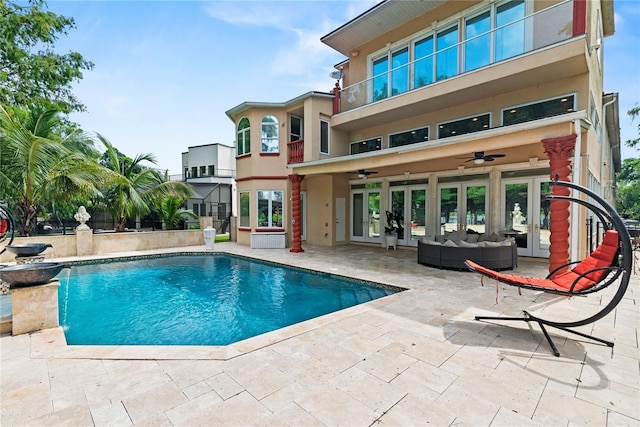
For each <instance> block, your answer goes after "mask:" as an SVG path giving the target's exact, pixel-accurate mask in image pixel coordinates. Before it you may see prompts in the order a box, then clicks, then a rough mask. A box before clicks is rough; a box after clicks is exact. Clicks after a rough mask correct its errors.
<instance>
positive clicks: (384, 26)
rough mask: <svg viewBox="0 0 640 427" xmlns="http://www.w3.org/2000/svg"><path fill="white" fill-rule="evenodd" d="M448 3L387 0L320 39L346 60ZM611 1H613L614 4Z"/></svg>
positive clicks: (445, 0) (426, 0)
mask: <svg viewBox="0 0 640 427" xmlns="http://www.w3.org/2000/svg"><path fill="white" fill-rule="evenodd" d="M447 1H448V0H421V1H403V0H384V1H382V2H380V3H378V4H377V5H375V6H373V7H372V8H371V9H369V10H367V11H365V12H364V13H362V14H360V15H358V16H356V17H355V18H353V19H352V20H351V21H349V22H347V23H346V24H344V25H342V26H341V27H339V28H337V29H335V30H333V31H332V32H330V33H329V34H327V35H325V36H324V37H322V38H321V39H320V41H322V42H323V43H324V44H326V45H327V46H330V47H332V48H333V49H335V50H337V51H338V52H340V53H342V54H343V55H345V56H349V53H350V52H352V51H354V50H357V49H358V48H359V47H360V46H362V45H363V44H365V43H367V42H369V41H371V40H374V39H376V38H378V37H380V36H382V35H383V34H386V33H388V32H389V31H391V30H393V29H395V28H398V27H400V26H401V25H403V24H405V23H407V22H409V21H411V20H413V19H415V18H416V17H418V16H420V15H424V14H425V13H427V12H429V11H432V10H433V9H435V8H437V7H439V6H442V5H443V4H445V3H446V2H447ZM610 1H611V0H610Z"/></svg>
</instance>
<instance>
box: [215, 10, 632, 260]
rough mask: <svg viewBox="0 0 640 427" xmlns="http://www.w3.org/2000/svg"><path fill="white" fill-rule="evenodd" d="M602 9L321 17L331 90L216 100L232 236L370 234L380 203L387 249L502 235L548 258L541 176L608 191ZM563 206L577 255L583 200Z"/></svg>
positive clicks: (379, 235) (614, 116) (350, 238)
mask: <svg viewBox="0 0 640 427" xmlns="http://www.w3.org/2000/svg"><path fill="white" fill-rule="evenodd" d="M613 15H614V13H613V1H612V0H602V1H597V0H589V1H587V0H566V1H553V0H551V1H546V0H545V1H541V0H507V1H457V0H454V1H447V0H424V1H411V2H408V1H396V0H386V1H382V2H380V3H378V4H377V5H376V6H374V7H372V8H371V9H369V10H367V11H366V12H364V13H363V14H361V15H360V16H358V17H356V18H354V19H353V20H351V21H349V22H347V23H345V24H344V25H342V26H340V27H339V28H336V29H335V30H334V31H332V32H330V33H329V34H327V35H325V36H324V37H322V39H321V40H322V42H323V43H325V44H327V45H328V46H330V47H332V48H333V49H335V50H336V51H338V52H340V53H342V54H344V56H345V59H344V61H342V62H340V63H339V64H337V65H335V69H336V72H335V73H334V77H335V78H336V79H338V81H337V82H336V88H335V90H334V91H333V92H331V93H322V92H309V93H306V94H303V95H301V96H299V97H297V98H295V99H292V100H289V101H285V102H282V103H260V102H244V103H242V104H240V105H237V106H236V107H233V108H231V109H230V110H228V111H227V115H228V117H229V118H230V119H231V120H232V121H233V122H234V124H235V125H236V130H237V141H236V168H237V178H236V181H237V197H238V199H237V200H238V211H237V212H238V224H237V231H238V233H237V240H238V242H239V243H241V244H246V245H254V244H259V243H257V240H255V239H257V238H258V237H260V236H261V235H274V236H275V235H282V236H284V237H283V238H282V239H283V240H282V241H283V242H284V244H286V245H287V247H291V250H292V251H294V252H296V251H302V250H304V248H303V245H304V243H305V242H307V243H309V244H314V245H328V246H334V245H342V244H350V243H362V244H376V245H379V244H384V240H385V236H384V231H385V226H386V225H387V222H386V214H385V213H386V212H387V211H389V212H392V213H395V214H397V215H398V217H399V218H400V222H401V225H402V229H401V232H400V235H399V236H398V245H399V246H408V247H411V246H416V245H417V241H418V239H420V238H421V237H423V236H426V235H437V234H443V233H445V232H450V231H453V230H462V229H465V230H473V231H475V232H487V233H494V232H505V231H506V232H508V233H513V234H516V240H517V242H518V254H519V255H521V256H530V257H545V258H546V257H549V247H550V225H551V223H552V222H553V219H552V213H551V212H550V206H549V202H548V201H545V200H544V197H543V196H544V194H546V193H548V192H549V184H548V181H549V177H550V176H551V175H556V174H557V175H559V178H560V179H569V180H571V181H573V182H577V183H579V184H582V185H584V186H586V187H589V188H591V189H593V190H595V191H596V192H597V193H599V194H602V195H603V196H604V197H605V198H606V199H609V200H613V198H614V184H615V182H614V179H615V178H614V177H615V172H616V171H617V170H619V168H620V161H621V159H620V136H619V126H618V101H617V94H604V93H603V71H604V70H603V65H604V64H603V50H604V39H605V37H606V36H609V35H611V34H613V32H614V17H613ZM567 209H569V210H570V212H569V215H568V216H569V219H566V218H565V219H564V220H562V221H560V220H559V219H558V218H559V217H560V216H558V215H556V223H557V224H560V226H561V228H563V229H564V230H563V233H566V240H567V241H568V242H569V241H570V245H568V246H570V247H571V254H570V255H571V257H572V258H577V257H580V256H582V255H584V251H585V250H586V246H587V244H586V237H587V236H586V235H587V228H586V226H585V222H586V220H587V212H586V211H585V210H583V209H582V208H580V207H575V206H571V207H569V208H567ZM551 210H552V209H551ZM565 217H566V215H565ZM556 228H557V227H556Z"/></svg>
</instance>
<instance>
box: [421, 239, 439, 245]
mask: <svg viewBox="0 0 640 427" xmlns="http://www.w3.org/2000/svg"><path fill="white" fill-rule="evenodd" d="M424 244H425V245H431V246H442V243H440V242H436V241H435V240H434V241H431V240H427V241H426V242H424Z"/></svg>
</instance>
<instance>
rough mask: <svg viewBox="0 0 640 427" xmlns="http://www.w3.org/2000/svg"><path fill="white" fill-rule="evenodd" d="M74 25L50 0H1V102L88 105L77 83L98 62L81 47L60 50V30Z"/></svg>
mask: <svg viewBox="0 0 640 427" xmlns="http://www.w3.org/2000/svg"><path fill="white" fill-rule="evenodd" d="M73 28H75V22H74V20H73V18H67V17H64V16H59V15H56V14H54V13H53V12H50V11H47V10H46V3H45V1H44V0H28V1H27V2H26V4H25V2H21V3H16V2H11V1H7V0H0V46H1V48H0V102H2V103H5V104H6V105H8V106H26V105H31V104H33V103H36V104H41V105H45V106H47V108H51V109H56V110H59V111H61V112H63V113H69V112H72V111H84V110H85V106H84V105H83V104H82V103H81V102H80V101H79V100H78V99H77V98H76V97H75V96H74V95H73V93H72V91H71V89H72V88H71V85H72V83H73V82H76V81H79V80H81V79H82V77H83V75H82V71H83V70H91V69H93V64H92V63H91V62H89V61H87V60H85V59H84V58H83V57H82V55H81V54H79V53H77V52H69V53H67V54H58V53H56V52H55V51H54V43H55V41H56V40H57V39H58V38H59V36H60V35H67V34H68V32H69V30H71V29H73Z"/></svg>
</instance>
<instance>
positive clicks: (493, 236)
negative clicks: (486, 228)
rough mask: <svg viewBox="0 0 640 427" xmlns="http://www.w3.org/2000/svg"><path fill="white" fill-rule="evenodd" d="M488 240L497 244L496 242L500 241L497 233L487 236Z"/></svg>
mask: <svg viewBox="0 0 640 427" xmlns="http://www.w3.org/2000/svg"><path fill="white" fill-rule="evenodd" d="M489 240H490V241H491V242H497V241H498V240H500V235H499V234H498V233H491V235H490V236H489Z"/></svg>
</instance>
